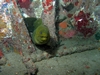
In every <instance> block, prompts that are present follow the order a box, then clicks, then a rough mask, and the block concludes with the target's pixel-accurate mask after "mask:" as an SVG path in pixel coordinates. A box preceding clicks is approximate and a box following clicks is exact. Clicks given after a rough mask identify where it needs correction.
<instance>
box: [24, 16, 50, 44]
mask: <svg viewBox="0 0 100 75" xmlns="http://www.w3.org/2000/svg"><path fill="white" fill-rule="evenodd" d="M24 21H25V24H27V23H28V24H27V28H28V31H29V32H30V33H31V37H32V41H33V43H34V44H36V45H43V44H47V43H48V42H49V40H50V33H49V29H48V27H46V26H45V25H44V24H43V22H42V19H40V18H38V19H34V18H26V19H24ZM33 22H34V23H33Z"/></svg>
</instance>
